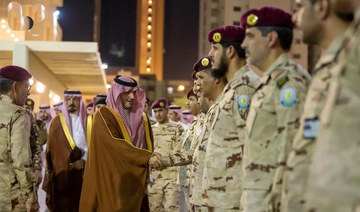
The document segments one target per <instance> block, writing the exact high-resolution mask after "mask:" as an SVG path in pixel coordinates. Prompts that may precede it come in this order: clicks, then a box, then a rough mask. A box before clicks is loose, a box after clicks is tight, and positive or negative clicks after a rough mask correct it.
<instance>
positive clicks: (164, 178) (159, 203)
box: [149, 122, 183, 212]
mask: <svg viewBox="0 0 360 212" xmlns="http://www.w3.org/2000/svg"><path fill="white" fill-rule="evenodd" d="M152 130H153V135H154V151H155V152H158V153H160V154H161V155H169V154H170V153H171V152H173V151H180V149H181V139H182V138H181V133H182V132H183V128H182V127H181V125H179V124H176V123H174V122H168V123H166V124H160V123H156V124H155V125H153V126H152ZM151 175H152V177H153V183H152V184H150V185H149V203H150V210H151V211H154V212H156V211H163V210H165V211H179V204H178V201H179V185H178V184H177V176H178V171H177V168H176V167H170V168H167V169H164V170H162V171H157V170H151ZM164 199H165V200H164Z"/></svg>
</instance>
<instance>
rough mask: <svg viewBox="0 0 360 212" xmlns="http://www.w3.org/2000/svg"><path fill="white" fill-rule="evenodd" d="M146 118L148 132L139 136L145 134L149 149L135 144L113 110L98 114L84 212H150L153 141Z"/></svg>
mask: <svg viewBox="0 0 360 212" xmlns="http://www.w3.org/2000/svg"><path fill="white" fill-rule="evenodd" d="M143 119H144V125H145V127H144V129H145V132H139V133H144V136H145V137H146V142H147V149H141V148H137V147H135V146H134V145H133V143H132V142H131V139H130V136H129V133H128V132H127V130H126V127H125V125H124V122H123V121H122V120H121V118H120V116H119V115H118V114H117V113H116V112H115V111H114V110H112V109H111V108H110V107H107V106H104V107H101V108H100V109H99V110H98V111H97V112H96V113H95V115H94V122H93V132H92V137H91V142H90V148H89V152H88V158H87V163H86V167H85V174H84V184H83V188H82V193H81V194H82V195H81V200H80V211H81V212H91V211H124V212H125V211H126V212H129V211H131V212H137V211H147V210H148V203H147V197H146V195H145V190H146V180H147V177H148V171H149V170H148V165H147V163H148V160H149V158H150V156H151V154H152V147H153V144H152V140H153V139H152V131H151V128H150V123H149V121H148V118H147V116H146V115H145V114H144V115H143ZM143 202H144V203H143ZM145 202H146V203H145ZM142 204H143V206H142ZM144 208H145V209H144Z"/></svg>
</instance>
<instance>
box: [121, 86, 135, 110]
mask: <svg viewBox="0 0 360 212" xmlns="http://www.w3.org/2000/svg"><path fill="white" fill-rule="evenodd" d="M120 98H121V102H122V105H123V108H124V109H126V110H130V109H131V108H132V106H133V103H134V100H135V92H134V91H131V90H130V91H128V92H123V93H121V94H120Z"/></svg>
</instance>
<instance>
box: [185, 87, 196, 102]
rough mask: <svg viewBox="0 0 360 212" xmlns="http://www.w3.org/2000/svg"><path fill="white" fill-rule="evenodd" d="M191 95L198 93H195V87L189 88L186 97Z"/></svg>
mask: <svg viewBox="0 0 360 212" xmlns="http://www.w3.org/2000/svg"><path fill="white" fill-rule="evenodd" d="M190 96H195V97H196V95H195V93H194V91H193V89H192V88H191V89H190V90H188V92H187V94H186V97H187V98H188V99H189V98H190Z"/></svg>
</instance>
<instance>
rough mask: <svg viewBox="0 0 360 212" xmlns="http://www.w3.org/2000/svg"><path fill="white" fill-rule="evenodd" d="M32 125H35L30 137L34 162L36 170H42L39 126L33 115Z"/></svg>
mask: <svg viewBox="0 0 360 212" xmlns="http://www.w3.org/2000/svg"><path fill="white" fill-rule="evenodd" d="M31 125H32V127H33V129H32V132H31V137H30V140H31V141H30V142H31V153H32V159H33V164H34V171H41V167H42V161H41V146H40V144H39V127H38V125H37V123H36V120H35V119H34V118H33V117H32V116H31Z"/></svg>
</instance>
